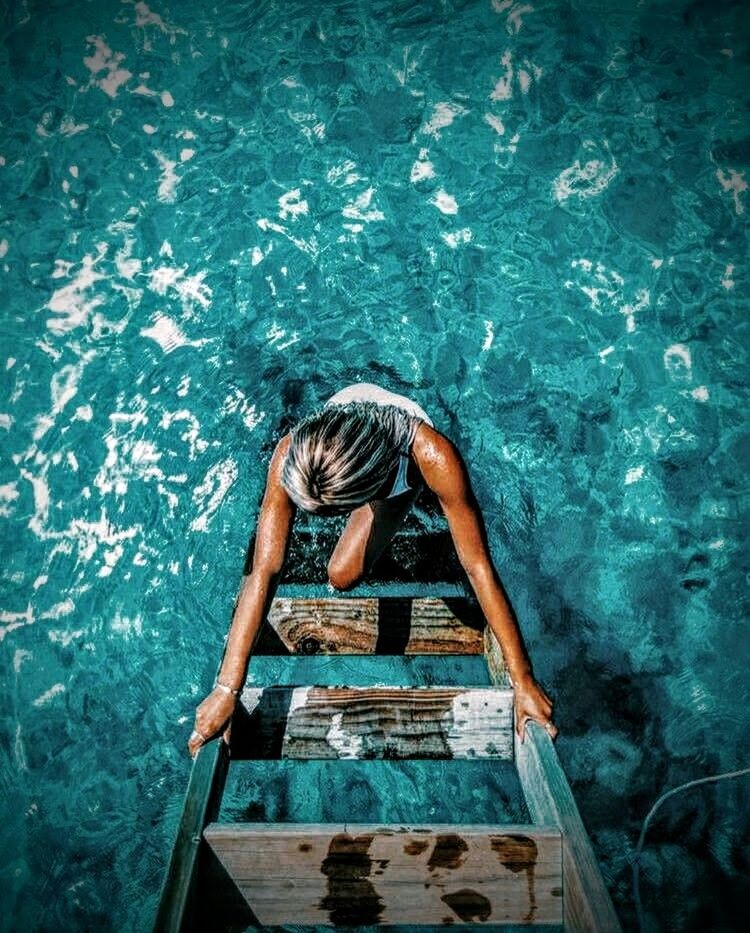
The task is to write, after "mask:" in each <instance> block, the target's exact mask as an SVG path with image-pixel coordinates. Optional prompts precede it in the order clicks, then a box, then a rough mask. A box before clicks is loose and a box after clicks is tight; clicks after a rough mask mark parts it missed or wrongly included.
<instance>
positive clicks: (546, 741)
mask: <svg viewBox="0 0 750 933" xmlns="http://www.w3.org/2000/svg"><path fill="white" fill-rule="evenodd" d="M515 746H516V747H515V755H516V767H517V768H518V776H519V778H520V780H521V786H522V787H523V791H524V795H525V797H526V804H527V806H528V808H529V813H530V814H531V818H532V819H533V820H534V821H535V822H538V823H544V824H547V825H553V826H559V827H560V830H561V832H562V836H563V887H564V891H565V899H564V923H565V930H566V931H570V933H620V930H621V927H620V923H619V920H618V919H617V914H616V913H615V910H614V907H613V906H612V901H611V899H610V896H609V892H608V891H607V888H606V887H605V884H604V880H603V879H602V876H601V872H600V870H599V865H598V863H597V861H596V857H595V855H594V850H593V848H592V846H591V841H590V840H589V837H588V834H587V833H586V830H585V828H584V826H583V821H582V820H581V815H580V813H579V812H578V807H577V806H576V802H575V799H574V798H573V794H572V792H571V790H570V785H569V784H568V780H567V778H566V777H565V773H564V771H563V769H562V767H561V765H560V761H559V759H558V757H557V751H556V749H555V747H554V745H553V743H552V740H551V739H550V737H549V736H548V735H547V733H546V732H545V731H544V730H543V729H542V728H541V727H540V726H538V725H537V724H536V723H533V722H531V723H528V724H527V726H526V738H525V741H524V742H523V743H521V741H520V740H519V739H518V738H517V737H516V740H515Z"/></svg>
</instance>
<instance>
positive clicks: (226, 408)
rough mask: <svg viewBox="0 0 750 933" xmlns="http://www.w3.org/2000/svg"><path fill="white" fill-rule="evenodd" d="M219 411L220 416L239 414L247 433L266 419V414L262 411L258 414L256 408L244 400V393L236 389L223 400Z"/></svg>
mask: <svg viewBox="0 0 750 933" xmlns="http://www.w3.org/2000/svg"><path fill="white" fill-rule="evenodd" d="M221 410H222V414H226V415H234V414H236V413H238V412H239V414H240V417H241V418H242V423H243V424H244V425H245V427H246V428H247V429H248V430H249V431H252V430H254V429H255V428H256V427H257V426H258V425H259V424H260V423H261V421H262V420H263V419H264V418H265V417H266V413H265V412H264V411H261V412H259V411H258V410H257V408H256V406H255V405H254V404H252V403H251V402H250V401H249V400H248V399H247V398H246V396H245V393H244V392H243V391H242V390H241V389H239V388H237V387H235V388H234V389H233V390H232V392H231V393H230V394H229V395H227V397H226V398H225V399H224V404H223V405H222V409H221Z"/></svg>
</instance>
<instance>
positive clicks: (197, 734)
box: [188, 687, 237, 758]
mask: <svg viewBox="0 0 750 933" xmlns="http://www.w3.org/2000/svg"><path fill="white" fill-rule="evenodd" d="M236 705H237V697H235V696H233V695H232V694H231V693H226V691H224V690H220V689H219V688H218V687H215V688H214V689H213V690H212V691H211V693H209V695H208V696H207V697H206V699H205V700H204V701H203V702H202V703H201V704H200V706H199V707H198V708H197V709H196V711H195V725H194V726H193V731H192V733H191V735H190V740H189V741H188V751H189V752H190V756H191V757H192V758H195V755H196V752H197V751H198V749H199V748H200V747H201V745H205V744H206V742H208V741H210V740H211V739H212V738H213V737H214V736H215V735H217V734H218V733H219V732H221V731H222V729H224V728H225V726H228V725H229V720H230V719H231V717H232V713H234V710H235V707H236ZM224 740H225V741H226V742H228V741H229V729H228V728H226V729H225V731H224Z"/></svg>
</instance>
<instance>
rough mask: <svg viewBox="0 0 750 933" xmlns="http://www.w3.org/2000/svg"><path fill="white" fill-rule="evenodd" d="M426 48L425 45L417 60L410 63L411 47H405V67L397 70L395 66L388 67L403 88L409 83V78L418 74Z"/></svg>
mask: <svg viewBox="0 0 750 933" xmlns="http://www.w3.org/2000/svg"><path fill="white" fill-rule="evenodd" d="M426 48H427V46H425V45H423V46H422V48H421V49H420V50H419V53H418V55H417V56H416V58H414V59H413V60H412V61H410V60H409V56H410V54H411V46H410V45H407V46H404V57H403V63H402V64H403V67H402V68H395V67H394V66H393V65H388V68H389V69H390V71H391V74H392V75H393V76H394V78H395V79H396V80H397V81H398V83H399V84H400V85H401V86H402V87H404V86H405V85H406V84H407V82H408V81H409V78H412V77H413V76H414V75H415V74H416V71H417V67H418V66H419V65H420V64H421V61H422V57H423V55H424V53H425V49H426Z"/></svg>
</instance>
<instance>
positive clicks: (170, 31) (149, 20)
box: [126, 0, 187, 42]
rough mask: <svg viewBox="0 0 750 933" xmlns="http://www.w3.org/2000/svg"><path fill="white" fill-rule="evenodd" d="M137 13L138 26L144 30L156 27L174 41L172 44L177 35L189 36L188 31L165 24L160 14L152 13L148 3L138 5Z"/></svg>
mask: <svg viewBox="0 0 750 933" xmlns="http://www.w3.org/2000/svg"><path fill="white" fill-rule="evenodd" d="M126 2H128V0H126ZM135 13H136V17H135V25H136V26H139V27H141V28H143V29H145V28H146V26H156V27H157V29H160V30H161V32H163V33H165V34H166V35H168V36H170V38H171V39H172V42H174V41H175V36H176V35H177V33H181V34H182V35H183V36H186V35H187V32H186V30H184V29H181V28H179V27H178V26H172V25H171V24H169V25H168V24H167V23H165V22H164V20H163V19H162V18H161V16H159V14H158V13H154V12H152V11H151V9H150V8H149V6H148V4H146V3H142V2H139V3H136V4H135Z"/></svg>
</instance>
